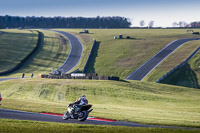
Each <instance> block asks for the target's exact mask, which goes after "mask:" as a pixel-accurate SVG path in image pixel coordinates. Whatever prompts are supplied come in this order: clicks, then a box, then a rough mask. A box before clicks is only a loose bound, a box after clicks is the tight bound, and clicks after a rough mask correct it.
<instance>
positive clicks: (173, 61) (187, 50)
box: [144, 40, 200, 87]
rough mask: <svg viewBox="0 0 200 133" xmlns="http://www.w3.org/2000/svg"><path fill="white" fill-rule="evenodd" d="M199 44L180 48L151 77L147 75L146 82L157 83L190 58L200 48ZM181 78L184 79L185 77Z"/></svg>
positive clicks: (186, 44) (197, 42) (194, 42)
mask: <svg viewBox="0 0 200 133" xmlns="http://www.w3.org/2000/svg"><path fill="white" fill-rule="evenodd" d="M199 43H200V41H199V40H195V41H190V42H187V43H185V44H184V45H182V46H180V47H179V48H178V49H177V50H175V51H174V53H172V54H171V55H169V56H168V57H167V58H166V59H165V60H164V61H163V62H162V63H161V64H159V65H158V66H157V67H156V68H155V69H154V70H153V71H152V72H151V73H150V74H149V75H147V77H146V78H144V81H148V82H156V80H158V79H159V78H161V77H162V76H163V75H165V74H166V73H167V72H169V71H170V70H172V69H173V68H174V67H176V66H177V65H179V64H180V63H181V62H183V61H184V60H185V59H187V58H188V56H190V55H191V54H192V53H193V52H194V51H195V50H196V49H197V48H198V47H199V46H200V45H199ZM181 77H183V75H182V76H181ZM176 79H177V78H175V77H174V80H176ZM188 87H189V86H188ZM190 87H192V86H190Z"/></svg>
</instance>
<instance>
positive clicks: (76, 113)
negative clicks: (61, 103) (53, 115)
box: [62, 104, 93, 121]
mask: <svg viewBox="0 0 200 133" xmlns="http://www.w3.org/2000/svg"><path fill="white" fill-rule="evenodd" d="M91 107H92V105H90V104H87V105H72V104H70V105H69V106H68V108H67V111H66V112H65V113H64V114H63V116H62V118H63V120H68V119H78V120H79V121H85V120H86V119H87V117H88V115H89V113H90V112H91V111H92V110H93V109H90V108H91ZM89 109H90V110H89Z"/></svg>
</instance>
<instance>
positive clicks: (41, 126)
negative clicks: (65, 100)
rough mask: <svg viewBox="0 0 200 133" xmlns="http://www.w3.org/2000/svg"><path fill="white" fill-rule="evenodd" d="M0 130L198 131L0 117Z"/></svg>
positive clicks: (80, 132) (72, 132)
mask: <svg viewBox="0 0 200 133" xmlns="http://www.w3.org/2000/svg"><path fill="white" fill-rule="evenodd" d="M0 127H1V128H0V132H6V133H13V132H15V133H22V132H28V133H35V132H48V133H55V132H56V133H57V132H59V133H66V132H67V133H84V132H87V133H94V132H95V133H105V132H106V133H122V132H123V133H147V132H148V133H160V132H162V133H169V132H170V133H183V132H184V133H198V132H200V131H199V130H197V129H191V130H186V129H166V128H140V127H123V126H97V125H84V124H81V125H80V124H62V123H49V122H37V121H25V120H7V119H0Z"/></svg>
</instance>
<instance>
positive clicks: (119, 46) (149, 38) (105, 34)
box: [58, 29, 199, 78]
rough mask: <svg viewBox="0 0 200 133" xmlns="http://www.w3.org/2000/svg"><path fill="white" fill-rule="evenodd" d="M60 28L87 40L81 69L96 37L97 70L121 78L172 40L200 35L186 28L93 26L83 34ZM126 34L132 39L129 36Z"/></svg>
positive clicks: (99, 72)
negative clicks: (122, 37) (127, 37)
mask: <svg viewBox="0 0 200 133" xmlns="http://www.w3.org/2000/svg"><path fill="white" fill-rule="evenodd" d="M58 30H63V31H67V32H71V33H73V34H75V35H77V36H78V37H79V38H80V40H81V41H82V42H83V44H84V52H83V58H82V59H81V62H80V64H79V66H78V67H79V68H80V69H83V66H84V64H85V62H86V59H87V56H88V54H89V52H90V49H91V46H92V40H93V38H94V39H96V40H97V41H98V42H99V43H100V44H99V48H98V53H97V57H96V60H95V63H93V64H94V66H92V67H93V68H94V71H95V72H96V73H98V74H99V75H113V76H119V77H121V78H126V77H127V76H128V75H129V74H131V73H132V72H133V71H134V70H136V69H137V68H138V67H139V66H141V65H142V64H143V63H145V62H146V61H147V60H148V59H150V58H151V57H152V56H153V55H155V54H156V53H157V52H159V51H160V50H161V49H162V48H163V47H165V46H166V45H167V44H168V43H170V42H172V41H174V40H176V39H180V38H196V37H199V36H197V35H192V34H191V33H186V30H185V29H89V32H90V34H79V32H80V31H82V29H58ZM119 34H123V36H124V39H116V40H114V36H118V35H119ZM126 36H130V37H131V39H125V38H126Z"/></svg>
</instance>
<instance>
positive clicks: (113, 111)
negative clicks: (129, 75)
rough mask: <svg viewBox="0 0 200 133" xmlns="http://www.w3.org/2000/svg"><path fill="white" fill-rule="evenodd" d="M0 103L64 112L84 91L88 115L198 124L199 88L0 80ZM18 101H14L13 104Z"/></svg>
mask: <svg viewBox="0 0 200 133" xmlns="http://www.w3.org/2000/svg"><path fill="white" fill-rule="evenodd" d="M0 88H1V90H0V91H1V94H2V96H3V98H4V99H3V101H2V107H3V108H10V109H18V110H27V111H33V112H51V111H52V109H54V111H55V113H63V112H64V111H65V110H66V107H67V105H68V104H69V103H70V102H73V101H75V100H76V99H78V98H79V97H80V96H81V95H83V94H86V95H87V98H88V100H89V103H91V104H93V108H94V111H93V112H92V113H91V114H90V115H91V116H96V117H103V118H111V119H116V120H122V121H134V122H140V123H146V124H159V125H160V124H161V125H173V126H191V127H200V119H199V118H200V112H199V109H200V104H199V100H200V97H199V95H200V90H197V89H192V88H183V87H176V86H168V85H160V84H155V83H147V82H136V81H130V82H116V81H91V80H47V79H19V80H10V81H3V82H0ZM16 103H17V104H16Z"/></svg>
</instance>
